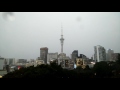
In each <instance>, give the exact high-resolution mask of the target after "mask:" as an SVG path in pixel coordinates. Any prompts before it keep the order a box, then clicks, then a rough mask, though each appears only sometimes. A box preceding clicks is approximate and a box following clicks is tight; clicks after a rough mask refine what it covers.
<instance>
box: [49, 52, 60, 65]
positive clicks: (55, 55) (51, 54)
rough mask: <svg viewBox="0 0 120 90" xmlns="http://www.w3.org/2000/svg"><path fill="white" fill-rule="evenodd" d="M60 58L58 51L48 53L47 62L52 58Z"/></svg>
mask: <svg viewBox="0 0 120 90" xmlns="http://www.w3.org/2000/svg"><path fill="white" fill-rule="evenodd" d="M56 59H58V53H48V54H47V64H50V61H51V60H56Z"/></svg>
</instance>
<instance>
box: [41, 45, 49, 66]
mask: <svg viewBox="0 0 120 90" xmlns="http://www.w3.org/2000/svg"><path fill="white" fill-rule="evenodd" d="M47 54H48V48H47V47H43V48H40V58H41V59H42V60H44V62H45V64H47Z"/></svg>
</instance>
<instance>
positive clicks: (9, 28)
mask: <svg viewBox="0 0 120 90" xmlns="http://www.w3.org/2000/svg"><path fill="white" fill-rule="evenodd" d="M10 15H11V16H10ZM61 23H62V25H63V37H64V39H65V41H64V46H63V52H64V53H66V55H67V56H70V54H71V53H72V51H73V50H78V52H79V54H85V55H86V56H87V57H89V58H90V57H91V56H92V55H93V54H94V46H96V45H101V46H103V47H105V49H109V48H110V49H113V50H114V52H116V53H120V40H119V39H120V12H13V13H5V12H0V56H2V57H6V58H16V59H21V58H24V59H36V58H37V57H39V56H40V48H41V47H48V48H49V50H48V52H49V53H54V52H58V53H60V52H61V44H60V37H61Z"/></svg>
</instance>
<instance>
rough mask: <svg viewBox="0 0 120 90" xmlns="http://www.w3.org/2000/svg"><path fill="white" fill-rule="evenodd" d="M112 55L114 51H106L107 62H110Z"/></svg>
mask: <svg viewBox="0 0 120 90" xmlns="http://www.w3.org/2000/svg"><path fill="white" fill-rule="evenodd" d="M113 53H114V51H113V50H112V49H108V50H107V56H106V59H107V61H112V54H113Z"/></svg>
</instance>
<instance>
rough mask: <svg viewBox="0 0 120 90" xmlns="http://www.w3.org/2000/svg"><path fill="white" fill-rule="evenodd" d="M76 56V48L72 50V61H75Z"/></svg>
mask: <svg viewBox="0 0 120 90" xmlns="http://www.w3.org/2000/svg"><path fill="white" fill-rule="evenodd" d="M77 57H78V50H74V51H73V52H72V60H74V62H75V61H76V58H77Z"/></svg>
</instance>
